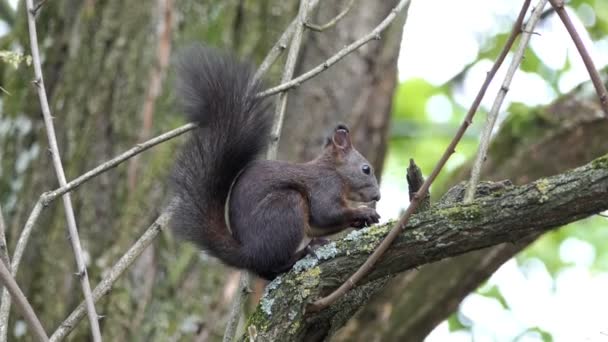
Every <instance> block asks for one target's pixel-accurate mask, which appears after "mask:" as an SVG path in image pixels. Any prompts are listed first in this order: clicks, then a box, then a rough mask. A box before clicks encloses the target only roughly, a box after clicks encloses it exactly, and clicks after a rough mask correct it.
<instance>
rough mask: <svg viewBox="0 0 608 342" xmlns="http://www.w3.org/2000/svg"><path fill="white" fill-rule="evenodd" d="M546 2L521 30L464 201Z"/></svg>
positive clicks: (470, 196)
mask: <svg viewBox="0 0 608 342" xmlns="http://www.w3.org/2000/svg"><path fill="white" fill-rule="evenodd" d="M546 4H547V2H546V1H541V3H539V4H538V6H536V7H535V8H534V10H533V11H532V14H531V15H530V19H529V20H528V22H527V23H526V26H525V27H524V28H523V30H522V31H521V39H520V41H519V45H518V46H517V49H516V50H515V53H514V54H513V59H512V60H511V64H510V65H509V68H508V69H507V74H506V75H505V79H504V81H503V82H502V85H501V86H500V89H499V90H498V94H497V95H496V99H495V100H494V103H493V104H492V108H491V109H490V112H489V113H488V117H487V119H486V124H485V126H484V128H483V131H482V133H481V141H480V142H479V148H478V150H477V156H476V157H475V162H474V164H473V167H472V168H471V179H470V180H469V184H468V186H467V191H466V193H465V195H464V203H470V202H472V201H473V199H474V198H475V189H476V188H477V184H478V183H479V178H480V177H481V168H482V166H483V162H484V161H485V160H486V154H487V152H488V147H489V146H490V138H491V136H492V130H493V129H494V124H495V123H496V118H497V117H498V112H499V111H500V107H501V106H502V103H503V101H504V99H505V97H506V96H507V92H508V91H509V87H510V86H511V81H512V80H513V76H514V75H515V72H516V71H517V69H518V68H519V65H520V64H521V61H522V60H523V59H524V52H526V48H527V47H528V43H529V42H530V37H532V32H533V31H534V27H535V26H536V24H537V23H538V22H539V21H540V17H541V14H542V12H543V8H544V7H545V5H546ZM519 15H520V16H522V15H525V12H521V13H520V14H519Z"/></svg>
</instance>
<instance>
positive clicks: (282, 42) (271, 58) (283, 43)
mask: <svg viewBox="0 0 608 342" xmlns="http://www.w3.org/2000/svg"><path fill="white" fill-rule="evenodd" d="M318 4H319V0H310V2H309V3H308V12H309V13H310V12H311V11H312V10H313V9H314V8H315V7H317V5H318ZM307 15H308V14H307ZM298 22H299V21H298V18H295V19H294V20H293V21H292V22H291V23H290V24H289V25H288V26H287V28H286V29H285V31H284V32H283V34H281V37H280V38H279V40H277V42H276V43H275V44H274V46H273V47H272V48H271V49H270V51H269V52H268V54H267V55H266V57H264V60H263V61H262V64H260V67H259V68H258V70H257V71H256V72H255V75H254V76H253V78H254V79H256V80H257V79H260V78H261V77H262V76H264V74H265V73H266V72H268V69H270V67H271V66H272V65H273V64H274V62H275V61H276V60H277V58H279V56H280V55H281V53H283V50H285V49H287V43H288V42H289V40H290V39H291V37H292V36H293V33H294V32H295V31H296V26H298Z"/></svg>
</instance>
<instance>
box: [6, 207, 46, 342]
mask: <svg viewBox="0 0 608 342" xmlns="http://www.w3.org/2000/svg"><path fill="white" fill-rule="evenodd" d="M41 212H42V201H41V200H38V201H37V202H36V205H34V209H33V210H32V213H31V214H30V217H29V218H28V220H27V222H26V223H25V227H24V228H23V231H22V232H21V235H19V240H18V241H17V245H16V246H15V252H13V261H12V265H11V273H12V275H13V277H16V276H17V270H18V269H19V263H20V262H21V257H22V256H23V252H24V251H25V246H26V245H27V241H28V239H29V237H30V234H31V232H32V228H33V227H34V223H35V222H36V220H37V219H38V217H39V216H40V213H41ZM10 310H11V296H10V294H9V293H8V291H7V289H3V290H2V304H0V341H1V342H5V341H6V337H7V334H8V316H9V314H10Z"/></svg>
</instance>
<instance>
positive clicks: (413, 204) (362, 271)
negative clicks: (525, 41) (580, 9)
mask: <svg viewBox="0 0 608 342" xmlns="http://www.w3.org/2000/svg"><path fill="white" fill-rule="evenodd" d="M541 1H544V0H541ZM528 5H529V3H528V1H526V2H525V3H524V5H523V6H522V12H524V14H525V10H526V9H527V7H528ZM521 21H523V15H522V14H521V13H520V16H519V17H518V20H517V21H516V23H515V25H514V27H513V29H512V32H511V35H510V36H509V39H508V40H507V42H506V43H505V46H504V47H503V50H502V51H501V53H500V55H499V56H498V58H497V59H496V62H494V65H493V66H492V69H491V70H490V72H488V74H487V75H486V79H485V81H484V83H483V85H482V86H481V89H480V90H479V92H478V93H477V96H476V97H475V100H474V101H473V104H472V105H471V108H469V111H468V112H467V115H466V116H465V118H464V120H463V121H462V124H461V125H460V127H459V128H458V131H457V132H456V134H455V135H454V138H452V141H451V142H450V144H449V145H448V147H447V148H446V150H445V151H444V153H443V155H442V156H441V158H440V159H439V161H438V162H437V164H436V165H435V167H434V168H433V171H432V172H431V174H430V176H429V178H427V180H426V181H425V182H424V184H422V186H421V187H420V190H418V192H417V194H416V196H414V198H413V200H412V201H410V204H409V206H408V207H407V209H406V211H405V213H404V214H403V216H402V217H401V219H400V220H399V222H397V223H396V224H395V225H394V226H393V228H392V229H391V231H390V233H389V234H388V235H387V236H386V238H385V239H384V240H383V241H382V243H381V244H380V245H379V246H378V247H377V248H376V250H375V251H374V253H372V255H370V256H369V258H368V259H367V260H366V262H365V263H364V264H363V265H361V267H360V268H359V269H358V270H357V271H356V272H355V273H354V274H353V275H352V276H350V277H349V278H348V280H347V281H346V282H345V283H343V284H342V285H341V286H340V287H339V288H338V289H336V290H335V291H333V292H332V293H330V294H329V295H328V296H326V297H324V298H321V299H318V300H316V301H315V302H314V303H312V304H311V305H310V306H309V309H310V310H312V311H320V310H323V309H324V308H326V307H327V306H329V305H331V304H332V303H333V302H335V301H336V300H337V299H338V298H339V297H340V296H342V295H344V294H345V293H346V292H348V291H349V290H350V289H352V288H353V287H354V285H355V284H356V283H357V282H358V281H360V280H361V279H362V278H363V277H364V276H366V275H367V274H368V273H369V272H371V270H372V268H373V267H374V265H375V263H376V262H377V261H378V259H380V257H381V256H382V255H383V254H384V253H385V251H386V250H387V249H388V248H389V246H390V245H391V243H393V241H394V240H395V239H396V238H397V235H398V234H399V232H400V231H401V229H403V227H405V225H407V223H408V220H409V219H410V216H411V215H412V214H413V213H414V212H416V209H417V208H418V205H419V204H420V201H421V200H422V199H423V198H424V196H425V195H426V193H427V192H428V190H429V188H430V187H431V184H432V183H433V182H434V181H435V178H437V175H439V172H441V169H442V168H443V166H444V165H445V163H446V162H447V161H448V159H449V158H450V156H451V155H452V154H453V153H454V151H455V149H456V146H457V145H458V143H459V142H460V139H462V136H463V135H464V133H465V131H466V130H467V128H468V127H469V126H470V125H471V123H472V122H473V117H474V116H475V113H476V112H477V108H478V107H479V104H480V103H481V100H482V99H483V96H484V95H485V93H486V91H487V89H488V86H489V85H490V82H491V81H492V78H494V75H496V72H497V71H498V68H499V67H500V65H501V64H502V62H503V61H504V58H505V57H506V55H507V53H508V51H509V50H510V48H511V46H512V45H513V42H514V41H515V38H516V36H517V34H518V32H519V30H520V29H521Z"/></svg>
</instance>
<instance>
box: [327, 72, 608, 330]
mask: <svg viewBox="0 0 608 342" xmlns="http://www.w3.org/2000/svg"><path fill="white" fill-rule="evenodd" d="M477 121H478V122H481V121H482V120H479V119H478V120H477ZM607 135H608V121H607V120H605V119H602V118H601V108H600V107H599V104H598V102H597V96H596V95H595V92H594V90H593V88H592V86H591V84H590V82H589V83H586V84H584V85H581V86H580V87H578V88H577V89H575V90H573V91H572V92H570V93H569V94H567V95H564V96H562V97H561V98H559V99H558V100H557V101H555V102H554V103H553V104H551V105H549V106H546V107H538V108H535V109H533V110H531V111H530V110H514V111H513V112H512V113H511V115H510V116H509V117H508V118H507V120H506V121H505V122H504V123H503V124H502V125H501V128H500V131H499V133H498V134H497V136H496V138H495V139H494V141H493V143H492V145H491V147H490V152H489V154H488V159H487V161H486V164H485V165H484V170H483V173H482V178H483V179H489V180H501V179H506V178H509V179H511V180H512V181H513V183H515V184H524V183H527V182H530V181H533V180H535V179H538V178H540V177H544V176H549V175H552V174H556V173H559V172H562V171H564V170H566V169H568V168H573V167H576V166H578V165H581V164H584V163H587V162H589V161H590V160H592V159H593V158H597V157H598V156H600V155H602V154H604V153H606V151H608V140H606V139H605V138H604V137H605V136H607ZM469 172H470V168H469V166H468V165H467V166H465V167H463V168H461V169H460V170H458V171H456V172H455V173H454V177H452V178H451V182H450V184H454V183H456V182H458V181H460V180H463V179H467V178H468V177H469ZM448 185H449V184H448ZM446 187H447V185H443V186H439V187H435V192H434V195H437V194H441V193H443V191H444V190H442V189H445V188H446ZM536 237H537V236H531V237H529V238H528V239H524V240H523V241H521V242H518V243H516V244H501V245H499V246H495V247H492V248H488V249H485V250H480V251H475V252H472V253H467V254H465V255H462V256H458V257H455V258H451V259H447V260H442V261H441V262H439V263H434V264H431V265H426V266H424V267H422V268H420V270H418V271H413V272H410V273H408V274H407V275H402V276H399V277H397V278H395V279H393V280H392V281H391V282H389V284H388V285H387V288H386V289H385V290H383V291H382V293H381V294H379V295H378V296H376V297H374V298H373V299H372V300H370V302H369V303H368V304H367V305H366V306H365V307H364V308H363V309H362V310H361V311H360V312H359V313H358V315H357V316H356V317H355V318H354V319H352V320H351V321H349V323H348V325H347V326H346V327H345V329H343V331H341V332H340V333H339V334H338V336H337V337H336V338H335V339H334V340H336V341H353V340H356V341H366V342H367V341H394V340H400V339H401V338H403V336H408V340H412V341H420V340H423V339H424V337H426V335H427V334H428V333H429V332H430V331H431V330H432V329H433V328H434V327H435V326H436V325H437V324H439V323H440V322H441V321H442V320H444V319H446V318H447V317H448V316H449V315H450V314H451V313H453V312H454V311H455V310H456V309H457V307H458V305H459V304H460V302H461V300H462V299H463V298H464V297H465V296H466V295H467V294H469V293H470V292H471V291H474V290H475V289H476V288H477V287H478V286H479V285H481V283H482V282H483V281H484V280H486V279H487V278H488V277H489V276H490V275H491V274H492V273H493V272H494V271H495V270H496V269H498V267H500V265H502V264H503V263H504V262H505V261H507V260H508V259H510V258H511V257H512V256H513V255H515V254H516V253H517V252H519V251H520V250H522V249H523V248H525V247H526V246H527V245H528V244H529V243H531V242H532V241H534V240H535V239H536ZM437 279H441V281H437ZM363 327H364V328H363Z"/></svg>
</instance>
